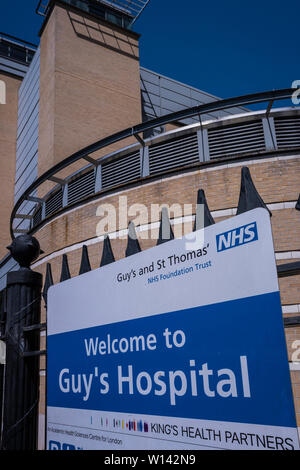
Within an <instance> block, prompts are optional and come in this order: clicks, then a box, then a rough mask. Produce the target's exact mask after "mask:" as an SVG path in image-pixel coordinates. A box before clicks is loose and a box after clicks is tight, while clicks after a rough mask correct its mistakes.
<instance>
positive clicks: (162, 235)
mask: <svg viewBox="0 0 300 470" xmlns="http://www.w3.org/2000/svg"><path fill="white" fill-rule="evenodd" d="M173 239H174V233H173V230H172V227H171V223H170V219H169V214H168V209H167V208H166V207H163V208H162V211H161V215H160V225H159V235H158V240H157V245H161V244H162V243H165V242H168V241H169V240H173Z"/></svg>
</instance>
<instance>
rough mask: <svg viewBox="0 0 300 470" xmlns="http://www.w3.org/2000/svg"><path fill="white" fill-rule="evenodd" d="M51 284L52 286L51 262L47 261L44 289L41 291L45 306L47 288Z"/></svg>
mask: <svg viewBox="0 0 300 470" xmlns="http://www.w3.org/2000/svg"><path fill="white" fill-rule="evenodd" d="M51 286H53V277H52V270H51V264H50V263H47V267H46V277H45V284H44V289H43V293H42V295H43V299H44V302H45V306H46V307H47V296H48V290H49V288H50V287H51Z"/></svg>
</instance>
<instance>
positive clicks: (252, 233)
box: [216, 222, 258, 252]
mask: <svg viewBox="0 0 300 470" xmlns="http://www.w3.org/2000/svg"><path fill="white" fill-rule="evenodd" d="M255 240H258V235H257V226H256V222H252V223H251V224H248V225H243V226H242V227H237V228H235V229H233V230H229V231H228V232H224V233H220V234H219V235H217V236H216V241H217V251H218V252H219V251H224V250H228V249H229V248H234V247H235V246H240V245H244V244H245V243H250V242H254V241H255Z"/></svg>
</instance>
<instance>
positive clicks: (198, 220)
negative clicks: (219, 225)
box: [193, 189, 215, 232]
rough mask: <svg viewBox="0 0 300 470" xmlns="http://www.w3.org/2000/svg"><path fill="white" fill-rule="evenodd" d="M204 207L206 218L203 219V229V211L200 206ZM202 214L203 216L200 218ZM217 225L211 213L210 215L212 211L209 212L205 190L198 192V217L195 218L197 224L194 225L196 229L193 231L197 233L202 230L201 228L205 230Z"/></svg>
mask: <svg viewBox="0 0 300 470" xmlns="http://www.w3.org/2000/svg"><path fill="white" fill-rule="evenodd" d="M202 205H203V206H204V214H203V216H204V218H203V227H202V220H201V219H202V217H201V216H202V214H201V212H202V210H201V208H200V207H199V206H202ZM200 214H201V216H200ZM214 223H215V221H214V219H213V217H212V215H211V213H210V210H209V207H208V204H207V201H206V197H205V192H204V190H203V189H199V191H198V195H197V208H196V216H195V223H194V229H193V231H194V232H195V231H196V230H200V229H201V228H204V227H209V226H210V225H213V224H214Z"/></svg>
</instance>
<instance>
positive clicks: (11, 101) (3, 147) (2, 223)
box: [0, 73, 21, 259]
mask: <svg viewBox="0 0 300 470" xmlns="http://www.w3.org/2000/svg"><path fill="white" fill-rule="evenodd" d="M0 80H2V81H4V82H5V85H6V104H0V188H1V197H0V259H1V258H2V257H3V256H5V255H6V254H7V250H6V246H7V245H8V244H9V242H10V233H9V220H10V214H11V211H12V208H13V204H14V183H15V176H16V175H15V173H16V139H17V123H18V90H19V87H20V84H21V80H20V79H18V78H14V77H12V76H10V75H6V74H3V73H0Z"/></svg>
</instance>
